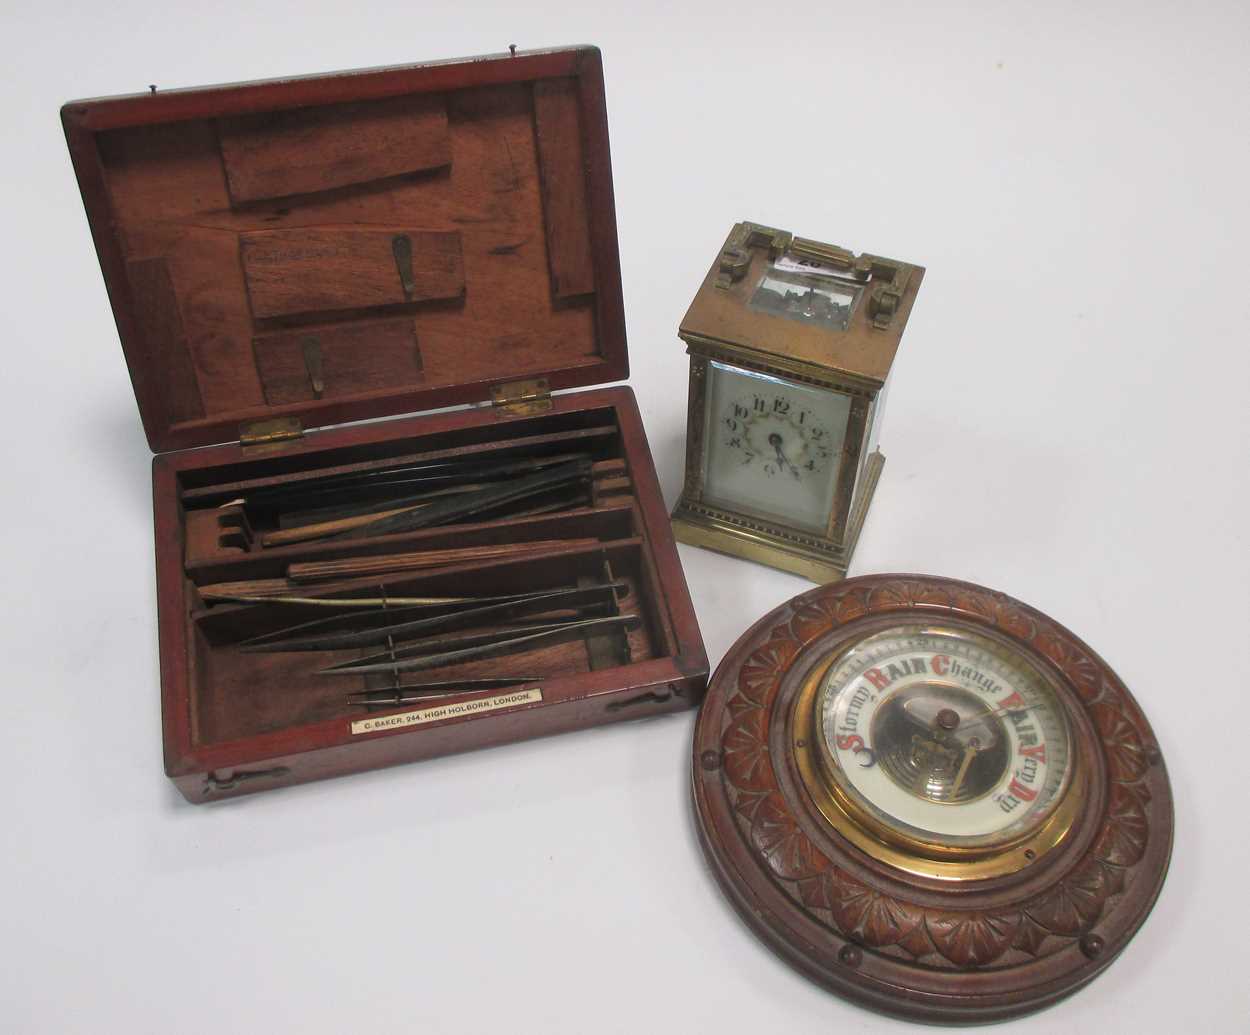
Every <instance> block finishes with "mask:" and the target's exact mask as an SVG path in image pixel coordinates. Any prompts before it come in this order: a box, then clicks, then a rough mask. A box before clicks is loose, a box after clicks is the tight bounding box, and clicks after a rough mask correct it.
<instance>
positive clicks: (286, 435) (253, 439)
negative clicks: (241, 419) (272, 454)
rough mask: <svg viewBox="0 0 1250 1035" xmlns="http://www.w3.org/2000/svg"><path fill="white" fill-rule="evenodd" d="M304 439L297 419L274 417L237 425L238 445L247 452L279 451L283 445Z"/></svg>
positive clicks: (302, 428) (302, 427) (301, 423)
mask: <svg viewBox="0 0 1250 1035" xmlns="http://www.w3.org/2000/svg"><path fill="white" fill-rule="evenodd" d="M303 437H304V424H303V422H302V421H301V420H300V419H299V418H298V417H276V418H274V419H273V420H257V421H252V422H251V423H248V424H241V425H239V445H241V446H242V447H243V448H244V449H246V450H248V451H255V450H270V449H280V448H281V447H282V446H283V444H284V443H287V442H294V441H296V440H297V439H301V438H303Z"/></svg>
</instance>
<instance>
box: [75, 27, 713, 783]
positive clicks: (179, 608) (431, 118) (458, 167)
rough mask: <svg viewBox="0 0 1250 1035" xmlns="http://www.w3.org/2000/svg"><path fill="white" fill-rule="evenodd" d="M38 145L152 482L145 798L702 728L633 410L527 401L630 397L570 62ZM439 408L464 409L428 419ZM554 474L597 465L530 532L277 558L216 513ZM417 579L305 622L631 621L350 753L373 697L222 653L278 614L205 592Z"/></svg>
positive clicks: (124, 110) (217, 112)
mask: <svg viewBox="0 0 1250 1035" xmlns="http://www.w3.org/2000/svg"><path fill="white" fill-rule="evenodd" d="M62 120H63V123H64V127H65V133H66V137H67V140H68V143H69V150H70V154H71V156H72V159H73V163H74V169H75V172H76V174H77V177H78V182H79V185H80V188H81V191H82V196H83V200H84V203H85V207H86V212H87V217H88V222H89V224H90V227H91V232H92V236H93V239H94V242H95V246H96V251H97V253H98V255H99V259H100V265H101V268H102V270H103V274H104V280H105V284H106V286H107V288H108V293H109V298H110V301H111V304H112V308H113V313H114V316H115V318H116V322H117V327H118V332H119V335H120V337H121V342H122V347H123V350H124V352H125V356H126V361H127V364H128V367H129V370H130V376H131V380H132V382H133V384H134V389H135V395H136V397H137V399H138V403H139V411H140V415H141V417H142V420H143V425H144V429H145V432H146V434H147V437H148V441H149V443H150V444H151V446H152V448H153V450H154V452H156V454H157V455H156V457H155V461H154V464H153V502H154V510H155V533H156V574H157V603H158V621H159V631H160V653H161V698H162V716H163V730H164V748H165V768H166V772H167V774H168V775H169V776H170V778H171V779H172V780H173V781H174V782H175V784H176V785H177V786H178V788H179V789H180V791H181V792H182V793H183V795H185V796H186V798H187V799H188V800H190V801H193V802H201V801H206V800H211V799H216V798H223V797H229V796H233V795H237V794H243V793H248V792H251V791H256V790H263V789H267V788H270V787H278V786H284V785H288V784H294V783H301V782H304V781H307V780H312V779H317V778H320V777H324V776H332V775H338V774H342V773H351V772H357V771H361V770H365V769H371V768H376V767H379V766H384V765H390V764H394V763H398V762H404V761H411V760H415V759H420V758H426V757H431V756H435V755H440V754H445V753H450V752H454V751H459V750H465V749H468V748H474V747H482V746H486V745H490V744H499V743H504V742H508V741H512V740H517V739H521V738H524V737H531V736H537V735H540V734H545V733H553V732H560V731H564V730H571V729H576V728H580V727H585V726H592V725H596V724H599V723H604V722H610V721H616V720H622V719H628V718H635V717H644V716H648V715H653V714H656V713H659V712H666V711H673V710H676V709H679V708H684V707H689V706H691V705H694V704H697V703H698V701H699V699H700V697H701V694H702V692H703V690H704V687H705V684H706V678H707V672H708V665H707V657H706V654H705V651H704V648H703V643H702V640H701V637H700V635H699V630H698V626H697V623H696V620H695V616H694V611H693V608H692V605H691V601H690V596H689V592H688V590H687V588H686V584H685V579H684V576H683V574H682V570H681V567H680V563H679V560H678V557H677V552H676V548H675V546H674V543H673V539H672V535H671V531H670V526H669V522H668V517H667V513H666V510H665V507H664V504H663V500H662V498H661V495H660V490H659V485H658V482H657V479H656V475H655V469H654V465H653V463H652V460H651V455H650V451H649V448H648V445H647V440H646V435H645V433H644V431H643V428H642V424H641V420H640V417H639V413H638V408H637V405H636V403H635V401H634V396H633V393H632V391H631V390H630V388H629V387H627V386H618V387H611V388H598V389H594V388H589V390H582V391H573V392H565V393H562V394H558V395H554V396H552V395H551V394H550V393H551V391H552V390H555V389H588V386H594V385H600V384H603V383H606V382H611V381H616V380H620V379H623V378H625V377H626V376H627V375H628V356H627V352H626V344H625V319H624V307H623V302H622V297H621V278H620V266H619V258H618V252H617V233H616V222H615V212H614V203H613V193H612V175H611V164H610V158H609V151H608V133H607V115H606V109H605V105H604V91H603V74H602V63H601V58H600V54H599V52H598V51H597V50H596V49H595V48H591V47H578V48H571V49H565V50H553V51H542V52H528V53H513V54H509V55H502V56H497V57H488V58H473V59H466V60H458V61H450V62H442V63H436V64H426V65H416V66H411V67H403V68H387V69H380V70H373V71H365V72H352V73H340V74H333V75H326V76H318V77H312V78H306V79H296V80H282V81H271V82H258V83H250V84H243V85H236V86H222V87H213V88H209V89H200V90H186V91H170V92H165V91H154V92H153V93H151V94H141V95H134V96H127V97H117V98H106V99H102V100H93V101H75V102H71V103H69V104H67V105H65V107H64V108H63V110H62ZM459 404H477V405H475V406H471V407H469V408H461V409H457V410H453V411H447V410H446V408H447V407H454V406H457V405H459ZM429 410H440V411H441V412H436V413H424V414H421V413H420V412H419V411H429ZM402 414H413V415H410V416H407V417H403V418H402V419H398V420H388V421H381V422H372V423H361V422H364V421H367V420H368V419H370V418H380V417H394V416H397V415H402ZM351 422H355V423H351ZM329 425H347V426H341V427H332V428H331V427H328V426H329ZM571 449H577V450H580V451H582V453H583V454H585V455H587V456H588V457H589V460H588V461H587V462H588V463H589V462H591V461H593V472H594V474H593V478H592V480H590V482H589V483H588V488H587V495H586V498H585V499H583V500H581V501H579V502H577V503H576V504H575V505H570V506H566V507H563V508H560V509H554V510H553V509H551V508H547V510H546V511H543V512H531V513H517V514H511V515H508V516H505V517H490V518H488V519H474V518H471V517H470V518H468V519H465V520H462V521H459V522H458V523H455V524H451V525H443V526H439V527H429V528H421V529H417V530H409V531H403V532H396V533H393V534H385V535H377V536H373V537H364V538H346V539H327V540H323V541H313V542H291V543H288V542H282V543H277V544H273V542H272V540H270V543H266V539H267V534H268V533H272V531H273V530H272V529H269V530H266V529H265V528H263V527H252V524H253V522H251V521H249V519H248V517H247V515H246V513H245V512H244V511H243V509H242V507H240V506H234V505H232V503H233V501H231V500H229V497H230V495H231V494H232V493H233V492H234V491H236V490H237V491H238V492H239V493H240V495H241V496H242V495H245V494H246V493H247V492H249V491H255V490H256V489H257V488H261V489H268V488H272V487H281V486H288V485H292V484H297V483H299V482H300V481H301V480H302V479H311V478H315V477H323V476H324V475H325V474H327V473H337V472H343V471H346V472H356V471H372V470H376V469H378V468H379V467H384V466H386V465H387V464H391V465H394V464H398V463H407V462H409V461H414V460H415V461H420V462H423V463H424V462H425V461H431V462H443V461H448V460H450V461H457V462H458V461H472V460H481V461H483V462H495V461H507V460H509V459H512V458H517V457H532V456H539V457H549V456H555V455H563V454H564V453H565V452H567V451H569V450H571ZM175 451H176V452H175ZM216 500H224V503H223V504H220V505H208V504H207V503H206V501H216ZM277 538H279V539H280V538H281V537H277ZM518 544H520V549H519V550H518V552H516V553H506V554H502V555H501V554H500V553H498V551H499V550H500V549H511V548H512V547H514V546H517V545H518ZM415 551H440V552H439V553H438V556H440V557H446V558H447V559H446V562H445V563H440V564H438V565H436V566H430V565H425V566H422V567H421V568H420V569H419V570H413V571H408V572H405V573H403V574H402V575H388V576H386V577H385V579H383V578H382V577H380V576H379V577H378V578H374V579H371V578H368V577H358V578H355V579H340V580H339V581H337V582H329V583H323V584H319V585H317V586H314V587H311V588H309V589H307V590H305V591H301V592H302V594H303V595H304V596H314V597H315V596H327V597H332V598H341V597H352V596H356V597H360V596H370V595H377V594H378V593H381V594H383V595H384V596H385V595H386V594H390V595H391V596H405V595H408V596H411V595H417V596H438V595H453V594H480V595H490V594H506V593H516V592H522V591H527V590H534V589H545V588H553V587H562V586H570V585H573V586H578V585H586V584H588V583H589V582H592V581H594V580H602V579H604V578H605V577H607V578H610V579H612V580H614V581H615V582H616V583H617V584H618V585H619V589H618V591H617V595H618V596H619V598H620V601H619V606H620V607H621V608H622V609H625V610H629V611H631V612H636V614H637V618H638V621H637V623H636V625H635V626H634V627H632V628H630V629H629V631H628V632H627V633H622V634H620V635H619V636H618V637H617V638H616V639H615V640H613V641H612V642H611V643H605V642H603V640H604V638H603V637H602V636H592V635H590V634H588V635H587V636H586V637H585V639H583V640H574V641H573V642H568V643H561V644H559V645H556V646H550V647H545V648H542V649H541V650H538V651H536V652H531V654H530V655H527V656H526V658H527V660H526V665H527V666H528V667H531V668H537V669H541V671H542V672H543V673H544V675H543V679H542V682H541V688H540V694H539V695H538V697H537V699H535V695H533V694H529V695H527V699H526V700H520V701H518V703H515V704H502V705H498V706H493V707H492V709H490V710H488V709H479V710H477V711H473V710H468V709H455V708H452V709H449V712H451V713H452V714H448V715H447V716H445V717H438V716H433V717H431V716H430V715H422V716H421V717H420V721H419V722H416V723H414V724H410V725H402V724H400V723H398V722H397V723H394V724H390V725H388V724H386V723H380V724H374V725H373V726H372V727H371V728H370V729H368V730H361V729H360V728H359V727H360V726H361V725H362V724H361V723H360V722H358V721H356V720H359V719H361V718H363V717H364V715H363V713H362V712H360V711H359V710H355V711H354V710H352V709H351V708H349V707H347V706H345V704H344V690H345V689H348V690H355V691H359V690H368V689H370V688H373V687H376V686H385V685H386V683H385V682H384V681H382V682H379V681H378V677H376V676H370V675H361V676H356V677H354V679H355V680H356V683H355V685H351V686H347V687H345V686H344V684H343V683H342V682H338V681H328V682H327V681H324V680H322V681H318V680H316V679H314V678H311V672H312V671H313V669H314V668H315V667H316V666H311V665H310V662H309V660H308V658H307V657H306V656H303V655H301V654H298V653H269V654H264V653H246V652H242V651H240V650H239V649H238V644H239V642H240V640H241V638H245V637H247V636H249V635H254V634H260V633H264V632H266V631H267V628H268V627H269V626H272V624H273V622H274V621H275V618H274V612H275V608H274V607H273V606H272V605H270V606H263V607H262V606H257V605H256V604H249V603H239V602H234V603H231V602H223V601H221V600H219V599H215V598H210V596H209V593H208V589H209V588H211V587H217V586H220V585H222V584H230V585H233V584H235V583H238V582H245V583H248V584H260V582H262V581H264V580H270V581H274V580H279V579H283V578H285V577H286V575H287V573H289V572H291V570H292V569H291V566H292V565H309V564H316V563H319V562H331V564H332V565H333V564H345V565H347V566H349V567H351V566H356V567H353V568H352V570H354V571H359V570H360V568H359V565H361V564H367V563H369V559H370V558H389V557H391V556H392V555H395V554H401V553H409V552H415ZM445 551H452V552H451V553H446V552H445ZM277 610H280V609H277ZM324 613H325V609H324V608H317V607H313V606H312V605H295V606H294V607H293V609H292V610H291V612H290V614H291V616H292V618H293V619H295V620H298V619H301V618H305V617H308V616H316V615H318V614H324ZM349 656H355V655H354V654H351V653H350V652H349ZM336 660H337V659H336ZM518 664H519V663H518V662H516V661H515V660H512V659H508V658H491V659H485V660H477V661H473V662H470V663H469V664H467V665H460V666H459V667H458V668H456V669H455V670H454V671H451V672H449V673H446V674H445V675H446V676H448V677H451V678H462V677H463V678H469V677H474V678H477V677H481V678H492V677H498V676H502V675H506V674H507V673H508V672H509V670H515V669H516V668H517V667H518ZM423 674H424V675H430V676H435V677H438V676H440V675H443V674H442V673H440V672H438V671H437V670H435V671H433V672H429V673H423ZM479 699H481V698H480V694H479V695H477V696H466V697H451V698H444V699H441V700H439V701H437V702H432V703H433V704H438V705H443V704H448V703H452V704H455V703H457V702H459V701H462V700H479ZM425 707H426V706H425V705H420V706H418V705H412V704H407V703H405V704H401V705H396V706H394V707H393V708H390V709H389V710H387V709H383V710H381V711H378V710H377V709H376V708H375V709H371V710H370V711H369V713H368V714H369V717H371V718H377V717H381V718H387V717H388V716H392V715H395V716H401V717H410V716H411V713H412V712H413V710H414V709H421V708H425Z"/></svg>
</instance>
